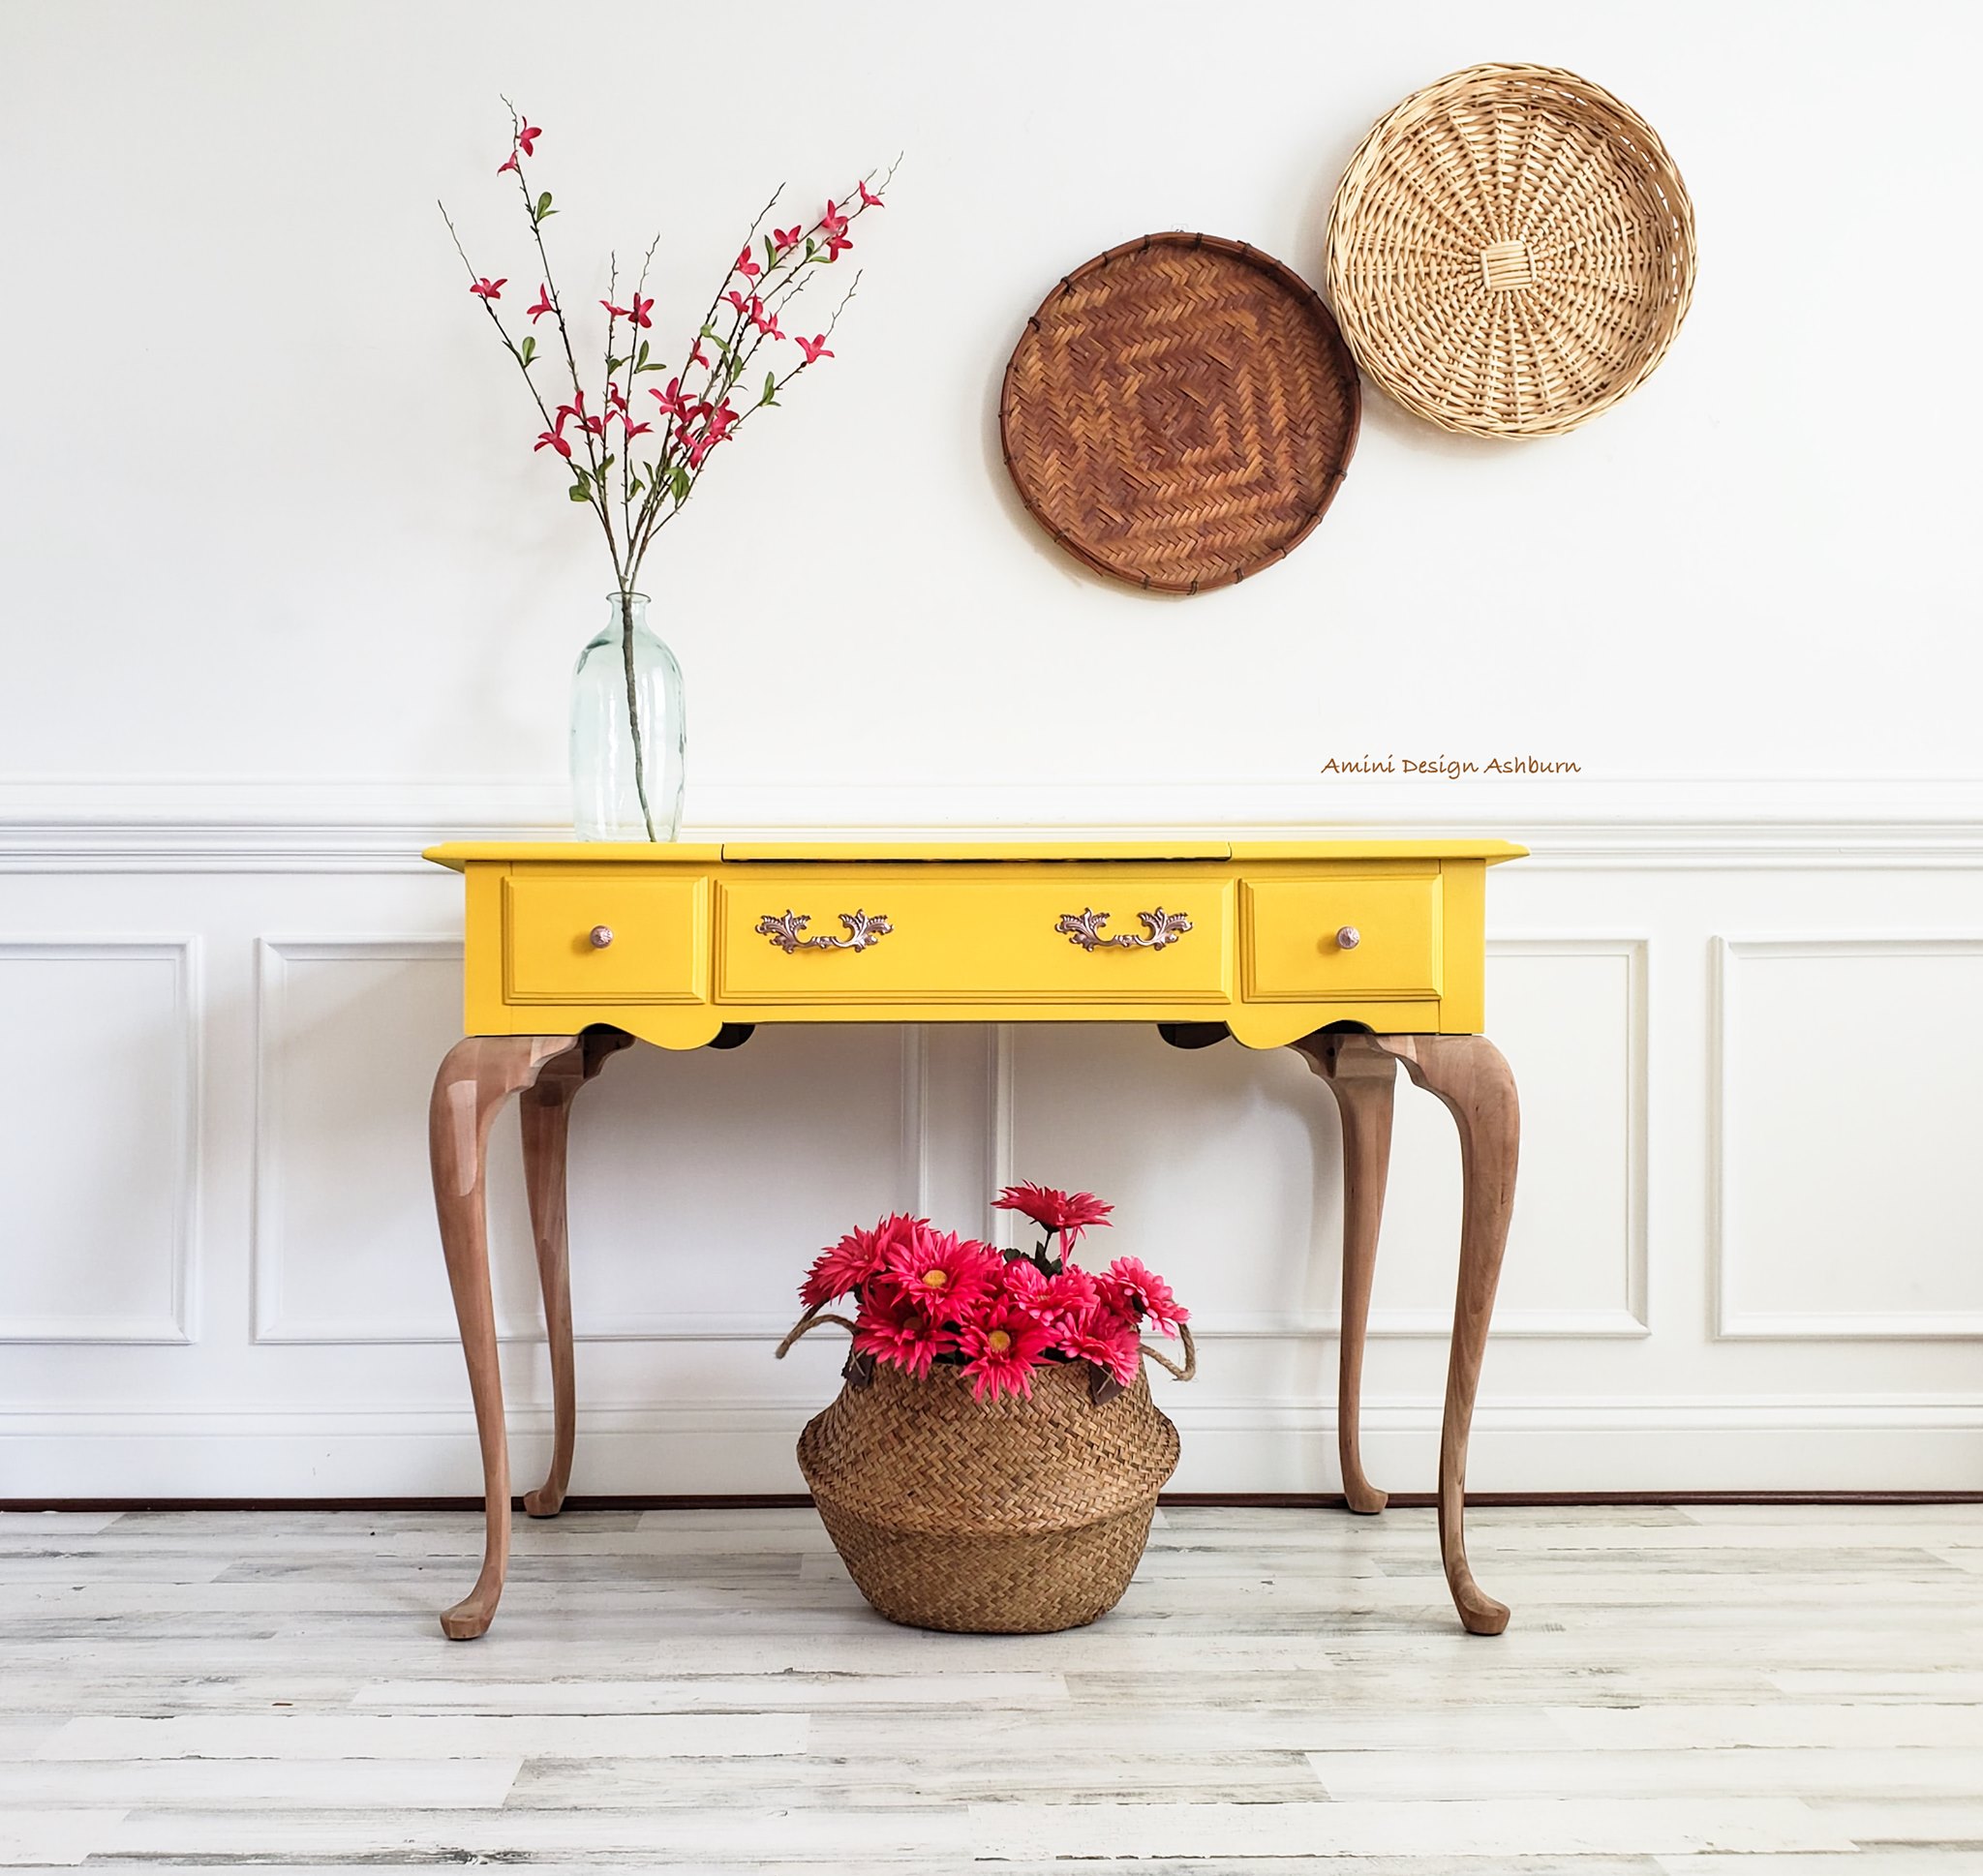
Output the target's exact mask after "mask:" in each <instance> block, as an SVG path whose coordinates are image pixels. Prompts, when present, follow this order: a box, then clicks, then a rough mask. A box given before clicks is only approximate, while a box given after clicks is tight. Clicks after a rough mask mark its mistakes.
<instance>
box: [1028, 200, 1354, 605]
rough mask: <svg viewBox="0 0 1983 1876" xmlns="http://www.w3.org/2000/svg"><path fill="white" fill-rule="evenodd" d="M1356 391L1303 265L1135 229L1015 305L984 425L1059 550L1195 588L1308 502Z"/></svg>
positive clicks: (1345, 446)
mask: <svg viewBox="0 0 1983 1876" xmlns="http://www.w3.org/2000/svg"><path fill="white" fill-rule="evenodd" d="M1360 408H1361V404H1360V399H1359V396H1358V384H1357V368H1356V366H1355V364H1354V363H1353V362H1352V361H1351V358H1350V353H1349V348H1347V347H1346V346H1345V345H1344V344H1343V340H1342V335H1341V334H1340V333H1338V332H1337V330H1336V322H1335V320H1334V319H1333V318H1330V316H1329V311H1328V308H1327V307H1326V306H1324V305H1323V303H1322V301H1321V300H1320V299H1319V298H1318V297H1317V296H1316V294H1315V291H1314V289H1313V288H1312V287H1309V286H1308V285H1307V283H1306V282H1304V281H1302V280H1301V279H1300V278H1299V277H1298V276H1297V275H1296V274H1294V273H1292V272H1291V271H1290V270H1289V269H1288V268H1286V267H1284V266H1282V265H1281V263H1280V262H1279V261H1277V260H1273V259H1270V258H1269V257H1267V256H1266V255H1264V254H1258V253H1256V252H1255V251H1254V250H1253V249H1252V248H1249V247H1247V246H1246V245H1245V243H1243V242H1240V241H1223V240H1220V239H1219V238H1218V237H1217V236H1216V235H1209V234H1147V235H1144V238H1143V239H1142V240H1140V241H1129V242H1125V243H1124V244H1123V245H1122V246H1121V247H1119V248H1111V249H1110V250H1109V252H1108V253H1107V254H1104V255H1097V256H1096V257H1095V258H1094V259H1092V260H1090V261H1089V262H1088V263H1087V264H1086V265H1085V266H1083V267H1079V268H1077V269H1076V270H1075V271H1074V272H1073V273H1071V274H1069V275H1068V276H1067V278H1066V279H1064V280H1063V281H1062V282H1061V283H1060V285H1059V286H1058V287H1055V288H1054V289H1053V292H1051V293H1050V294H1048V296H1047V298H1046V301H1045V303H1044V304H1043V305H1042V306H1041V308H1040V310H1039V311H1038V312H1037V313H1035V314H1034V315H1033V317H1032V318H1030V319H1028V320H1027V321H1026V329H1025V331H1024V332H1023V333H1022V334H1021V336H1020V342H1019V345H1018V347H1017V348H1015V350H1014V351H1013V354H1012V362H1011V363H1010V364H1008V365H1007V366H1006V368H1005V384H1004V388H1003V390H1002V391H1001V393H1000V395H999V400H998V428H999V436H1000V439H1001V441H1002V443H1003V446H1004V451H1005V464H1006V467H1007V468H1008V469H1011V471H1012V479H1013V481H1014V482H1015V483H1017V484H1018V486H1019V493H1020V499H1022V501H1024V503H1025V504H1026V507H1027V508H1028V509H1029V510H1030V511H1031V513H1032V515H1033V517H1034V519H1035V520H1037V521H1038V522H1039V523H1040V525H1041V526H1042V527H1043V528H1045V529H1046V530H1047V531H1048V532H1049V533H1050V534H1052V535H1053V538H1054V539H1055V540H1057V541H1058V542H1059V543H1060V544H1061V546H1063V547H1064V548H1066V549H1067V550H1068V552H1069V553H1071V554H1074V555H1076V556H1078V557H1079V558H1080V559H1082V560H1085V561H1086V562H1087V563H1088V565H1090V566H1091V567H1094V568H1096V569H1097V570H1098V571H1100V572H1103V573H1112V574H1114V576H1115V577H1116V578H1117V579H1121V580H1128V581H1131V582H1133V583H1134V584H1135V585H1137V586H1140V587H1146V588H1149V589H1151V590H1155V591H1159V592H1200V591H1203V590H1205V588H1206V587H1215V586H1224V585H1228V584H1230V583H1232V582H1233V581H1236V580H1243V579H1245V578H1246V576H1247V575H1248V574H1250V573H1257V572H1259V571H1260V569H1261V568H1262V567H1265V566H1271V565H1272V564H1273V562H1274V561H1276V560H1281V559H1283V558H1284V557H1285V556H1286V555H1287V553H1288V552H1289V550H1290V549H1291V548H1293V547H1294V546H1296V544H1297V542H1299V541H1300V540H1301V539H1302V538H1303V536H1305V535H1306V534H1307V533H1308V531H1309V530H1310V529H1312V528H1313V527H1314V526H1315V524H1316V523H1317V522H1318V521H1320V520H1321V519H1322V517H1323V514H1324V512H1325V510H1327V507H1328V504H1329V500H1330V498H1331V497H1333V496H1334V494H1335V492H1336V489H1337V486H1338V485H1339V484H1340V483H1341V481H1342V479H1343V472H1344V470H1345V469H1346V468H1347V467H1348V465H1349V461H1350V456H1351V453H1352V452H1353V451H1354V450H1355V449H1356V447H1357V425H1358V417H1359V414H1360Z"/></svg>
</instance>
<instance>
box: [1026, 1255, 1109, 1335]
mask: <svg viewBox="0 0 1983 1876" xmlns="http://www.w3.org/2000/svg"><path fill="white" fill-rule="evenodd" d="M1099 1295H1100V1292H1099V1291H1098V1290H1097V1289H1096V1288H1095V1280H1094V1279H1093V1278H1092V1277H1090V1276H1089V1275H1088V1273H1087V1272H1086V1271H1085V1270H1083V1269H1082V1267H1081V1266H1080V1265H1079V1264H1069V1265H1068V1266H1067V1268H1066V1269H1064V1270H1062V1271H1061V1272H1060V1273H1059V1274H1058V1275H1057V1276H1053V1277H1049V1278H1048V1279H1047V1281H1046V1283H1045V1285H1044V1286H1042V1288H1041V1292H1040V1299H1039V1304H1038V1311H1039V1315H1040V1318H1041V1320H1042V1321H1045V1322H1047V1323H1048V1324H1049V1325H1050V1326H1051V1327H1053V1329H1055V1330H1056V1331H1065V1330H1067V1329H1069V1328H1072V1327H1073V1325H1074V1324H1075V1323H1077V1322H1078V1321H1080V1320H1081V1318H1082V1317H1083V1316H1085V1315H1086V1314H1087V1313H1088V1311H1089V1310H1091V1309H1092V1308H1093V1307H1094V1306H1095V1302H1096V1299H1097V1297H1098V1296H1099Z"/></svg>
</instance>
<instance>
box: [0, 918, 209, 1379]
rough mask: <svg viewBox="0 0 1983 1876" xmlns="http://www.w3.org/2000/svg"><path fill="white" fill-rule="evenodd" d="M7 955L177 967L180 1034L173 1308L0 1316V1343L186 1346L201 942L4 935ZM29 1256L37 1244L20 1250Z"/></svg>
mask: <svg viewBox="0 0 1983 1876" xmlns="http://www.w3.org/2000/svg"><path fill="white" fill-rule="evenodd" d="M10 958H60V959H64V960H78V959H79V960H84V961H99V962H107V963H130V962H134V961H137V960H139V959H164V960H166V961H168V962H169V963H170V964H171V966H172V1018H173V1023H174V1025H175V1027H176V1029H177V1032H178V1053H179V1057H180V1069H179V1074H178V1076H177V1084H178V1089H179V1100H178V1104H177V1105H176V1107H175V1108H174V1110H173V1112H172V1113H171V1115H170V1116H169V1118H168V1122H167V1124H168V1126H169V1127H170V1128H171V1129H172V1131H173V1136H174V1137H173V1154H172V1164H173V1165H174V1167H175V1168H176V1174H175V1177H174V1181H173V1189H172V1205H171V1215H172V1242H171V1249H170V1253H169V1256H170V1258H171V1277H170V1290H171V1299H172V1300H171V1308H170V1310H169V1312H168V1314H166V1315H164V1316H142V1315H137V1314H133V1313H128V1312H120V1311H117V1310H115V1309H110V1310H106V1311H103V1312H97V1311H90V1312H87V1313H79V1314H76V1315H70V1316H0V1343H78V1344H126V1343H136V1344H165V1345H180V1346H183V1345H188V1344H191V1343H192V1342H193V1341H194V1340H195V1339H196V1331H195V1328H194V1324H195V1323H196V1322H197V1321H198V1245H199V1217H200V1205H199V1198H200V1181H199V1167H200V1139H201V1135H202V1126H201V1106H202V1104H201V1099H200V1096H201V1074H200V1059H201V1051H202V1047H203V1044H204V1039H205V1031H206V1011H205V989H204V980H203V976H202V973H201V970H200V941H199V939H198V936H197V935H194V934H190V933H189V934H184V935H173V936H165V937H146V936H136V935H127V934H123V933H118V934H115V935H112V936H105V937H46V938H0V964H4V963H5V962H6V961H7V960H8V959H10ZM21 1249H24V1250H26V1251H27V1252H28V1254H29V1255H32V1247H31V1246H30V1247H21Z"/></svg>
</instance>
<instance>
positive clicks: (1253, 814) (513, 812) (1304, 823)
mask: <svg viewBox="0 0 1983 1876" xmlns="http://www.w3.org/2000/svg"><path fill="white" fill-rule="evenodd" d="M688 809H689V816H690V820H689V828H688V832H689V836H690V837H691V838H700V837H709V838H714V837H718V836H719V835H720V834H731V835H747V836H750V837H753V838H763V837H778V836H784V835H790V836H794V837H803V836H805V835H808V834H819V835H826V834H833V835H838V836H841V837H844V836H846V835H848V834H853V835H856V836H858V835H861V834H875V835H877V836H879V835H891V836H896V837H913V836H915V835H917V834H921V833H941V834H943V835H945V836H947V837H949V838H952V839H959V838H968V837H971V836H973V835H977V834H983V835H986V836H988V837H990V836H997V835H1001V834H1002V835H1007V836H1009V835H1011V834H1013V833H1015V832H1042V833H1052V834H1054V835H1063V836H1065V835H1075V834H1080V833H1083V832H1102V831H1107V832H1113V833H1115V834H1117V835H1121V834H1124V833H1128V834H1131V835H1134V834H1135V833H1136V832H1139V831H1144V830H1146V831H1148V832H1150V833H1151V834H1153V835H1155V834H1159V833H1161V834H1172V833H1189V832H1219V833H1234V834H1239V835H1245V834H1253V835H1257V836H1260V837H1267V838H1271V837H1274V836H1277V835H1285V834H1287V833H1289V832H1292V831H1299V832H1314V831H1316V830H1317V829H1322V828H1327V829H1334V830H1340V831H1341V832H1343V833H1345V834H1346V835H1347V834H1355V833H1359V832H1369V833H1393V834H1396V833H1404V832H1423V833H1427V834H1432V833H1443V834H1461V835H1470V836H1477V835H1502V836H1510V837H1513V838H1518V839H1521V840H1524V841H1526V842H1527V843H1528V844H1529V845H1530V846H1531V847H1532V848H1533V850H1534V858H1533V860H1532V862H1530V863H1531V865H1533V866H1540V867H1544V868H1547V867H1555V866H1571V867H1589V866H1621V867H1632V868H1666V867H1688V868H1696V867H1698V868H1714V867H1723V866H1737V867H1742V868H1745V869H1753V868H1755V867H1758V866H1760V867H1780V866H1806V865H1810V864H1813V863H1821V864H1823V865H1826V866H1830V867H1863V866H1919V867H1939V866H1973V865H1978V864H1983V777H1978V776H1869V777H1852V776H1818V775H1814V776H1802V777H1779V778H1767V779H1765V778H1756V777H1718V776H1668V777H1657V776H1644V777H1618V776H1613V777H1599V776H1591V777H1583V776H1567V777H1566V776H1558V777H1541V778H1534V779H1516V778H1510V779H1508V780H1494V781H1481V780H1479V779H1469V780H1464V781H1441V780H1438V779H1433V778H1419V779H1399V778H1391V779H1388V780H1385V781H1369V780H1361V781H1350V780H1345V781H1336V780H1333V779H1328V778H1312V777H1311V778H1308V779H1302V780H1285V779H1279V780H1255V781H1238V782H1226V781H1204V782H1190V781H1165V782H1154V783H1136V782H1123V781H1081V780H1071V781H1062V782H1041V781H1033V780H1024V781H987V782H916V781H901V782H877V783H865V784H862V783H846V784H838V785H837V784H832V783H822V782H819V781H817V780H813V779H799V778H794V779H792V780H790V781H752V782H728V781H722V780H710V779H704V780H703V781H701V782H698V783H692V784H691V787H690V791H689V796H688ZM569 825H570V819H569V809H568V805H567V803H566V801H565V798H564V790H563V789H562V788H561V787H559V786H557V785H556V784H553V783H547V782H534V781H520V780H516V779H514V778H510V779H491V780H487V781H481V782H462V783H432V782H405V781H349V782H313V781H291V782H281V781H267V780H261V779H255V780H229V779H217V780H210V781H182V780H161V781H156V782H148V781H144V780H142V779H138V780H130V779H122V778H119V779H112V778H107V777H81V778H76V779H63V778H46V779H35V778H28V777H16V778H14V779H11V780H0V870H5V871H13V872H127V871H130V872H154V871H156V872H259V871H306V872H307V871H331V872H353V873H359V872H412V871H418V870H422V869H423V868H424V865H425V862H422V861H421V860H420V858H419V850H420V848H421V847H422V845H425V844H431V843H432V842H434V841H437V840H442V839H455V838H484V839H488V838H499V837H503V836H505V835H526V836H529V835H534V836H536V837H540V838H541V837H557V836H558V835H560V834H561V833H563V832H564V831H566V830H567V829H568V828H569Z"/></svg>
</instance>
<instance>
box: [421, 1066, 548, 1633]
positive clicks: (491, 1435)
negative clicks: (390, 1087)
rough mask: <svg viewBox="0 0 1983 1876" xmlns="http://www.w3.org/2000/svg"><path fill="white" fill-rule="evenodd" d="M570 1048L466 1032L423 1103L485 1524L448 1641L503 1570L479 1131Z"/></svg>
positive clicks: (499, 1395)
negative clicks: (478, 1565)
mask: <svg viewBox="0 0 1983 1876" xmlns="http://www.w3.org/2000/svg"><path fill="white" fill-rule="evenodd" d="M576 1046H577V1038H576V1037H572V1036H469V1037H466V1038H464V1039H463V1040H462V1041H461V1042H459V1043H457V1044H455V1045H454V1046H453V1048H451V1049H449V1050H448V1052H447V1054H446V1056H445V1058H444V1059H443V1060H442V1064H441V1071H440V1073H439V1074H437V1075H436V1076H435V1077H434V1096H433V1100H432V1101H431V1103H430V1104H429V1105H428V1109H427V1149H428V1154H429V1157H430V1159H431V1161H432V1165H433V1168H434V1206H435V1211H436V1213H437V1214H438V1216H439V1218H440V1222H441V1248H442V1252H443V1253H444V1255H445V1256H446V1258H447V1282H448V1286H449V1288H451V1289H452V1290H453V1292H454V1314H455V1318H456V1320H457V1321H458V1322H459V1324H460V1326H461V1346H462V1353H463V1354H464V1355H465V1356H466V1357H467V1360H468V1369H469V1392H470V1394H471V1395H472V1396H473V1400H474V1404H475V1432H476V1434H477V1436H478V1437H479V1438H480V1440H481V1446H482V1488H483V1498H484V1510H485V1521H486V1522H485V1536H484V1544H483V1553H482V1570H481V1574H480V1575H479V1576H478V1577H476V1579H475V1587H474V1588H473V1589H471V1590H470V1591H469V1593H468V1594H467V1595H466V1596H465V1597H463V1598H462V1600H461V1601H460V1602H458V1603H456V1604H455V1606H454V1607H453V1608H452V1609H450V1610H448V1611H447V1613H446V1614H445V1615H443V1616H442V1618H441V1632H442V1634H443V1635H445V1636H447V1638H448V1639H449V1640H450V1641H456V1642H466V1641H472V1640H473V1638H474V1637H475V1636H477V1635H480V1634H482V1633H483V1632H484V1631H485V1630H486V1629H487V1628H488V1626H489V1623H490V1621H491V1620H492V1619H494V1617H495V1614H496V1605H497V1603H498V1602H499V1601H500V1600H501V1599H502V1595H503V1575H504V1573H505V1571H506V1570H507V1569H508V1567H509V1446H508V1441H507V1439H506V1437H504V1432H503V1376H502V1371H501V1370H500V1369H499V1367H498V1366H497V1348H496V1310H495V1304H494V1302H493V1300H492V1299H491V1296H490V1290H489V1220H488V1208H487V1204H486V1202H485V1196H484V1177H485V1171H486V1166H487V1161H488V1147H489V1129H490V1126H491V1125H492V1124H493V1122H494V1121H495V1118H496V1115H497V1113H498V1112H499V1111H500V1109H501V1108H502V1106H503V1103H504V1102H505V1101H507V1100H508V1099H509V1097H510V1096H511V1095H512V1094H515V1093H517V1092H518V1091H519V1090H521V1089H525V1088H528V1087H530V1086H531V1085H532V1084H533V1083H534V1081H535V1080H536V1078H537V1076H538V1074H540V1073H542V1071H543V1069H544V1067H545V1065H546V1064H547V1063H549V1062H551V1061H553V1060H555V1059H556V1058H558V1057H560V1056H562V1055H564V1054H565V1053H566V1052H567V1051H569V1050H572V1049H574V1048H576Z"/></svg>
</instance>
